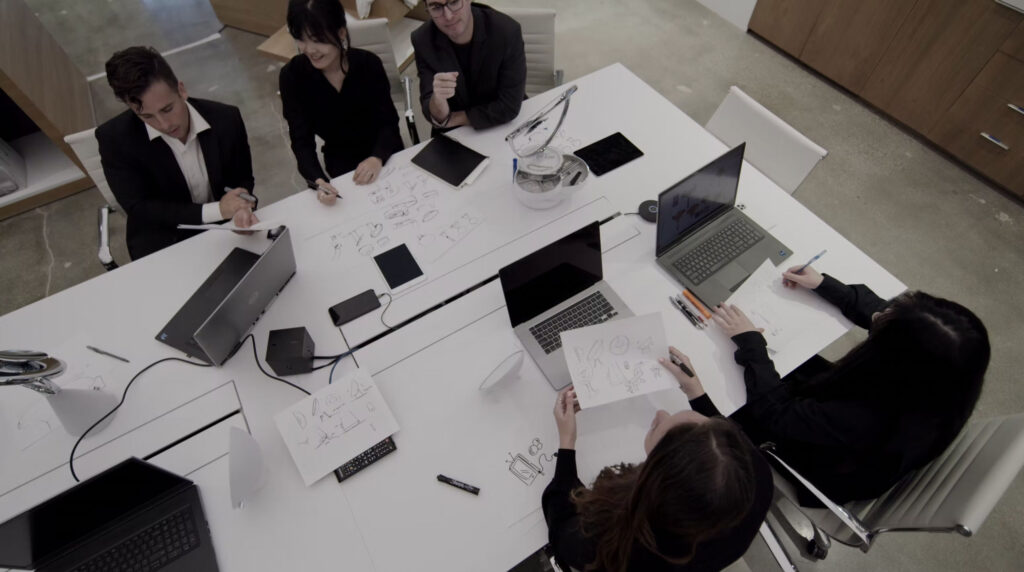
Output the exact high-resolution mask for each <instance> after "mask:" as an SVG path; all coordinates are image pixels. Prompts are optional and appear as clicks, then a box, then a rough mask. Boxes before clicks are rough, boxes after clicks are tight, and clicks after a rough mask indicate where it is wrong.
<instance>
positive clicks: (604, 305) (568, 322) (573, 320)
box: [530, 292, 619, 354]
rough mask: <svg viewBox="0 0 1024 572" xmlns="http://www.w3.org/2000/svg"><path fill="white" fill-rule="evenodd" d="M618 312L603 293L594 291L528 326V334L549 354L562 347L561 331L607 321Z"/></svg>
mask: <svg viewBox="0 0 1024 572" xmlns="http://www.w3.org/2000/svg"><path fill="white" fill-rule="evenodd" d="M618 314H619V313H618V312H616V311H615V308H613V307H612V305H611V304H610V303H608V300H606V299H605V297H604V294H601V292H594V293H593V294H591V295H590V296H587V297H586V298H584V299H582V300H580V301H579V302H576V303H575V304H573V305H572V306H569V307H568V308H566V309H564V310H562V311H561V312H559V313H557V314H555V315H554V316H551V317H550V318H548V319H547V320H544V321H543V322H541V323H539V324H536V325H534V326H533V327H532V328H530V334H532V335H533V339H535V340H537V343H538V344H540V347H541V349H543V350H544V353H545V354H549V353H551V352H553V351H555V350H557V349H558V348H560V347H562V337H561V336H560V335H559V334H561V333H562V332H564V331H566V330H574V329H576V328H582V327H584V326H593V325H594V324H600V323H602V322H607V321H608V320H610V319H612V318H613V317H615V316H617V315H618Z"/></svg>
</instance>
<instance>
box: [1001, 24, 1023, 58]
mask: <svg viewBox="0 0 1024 572" xmlns="http://www.w3.org/2000/svg"><path fill="white" fill-rule="evenodd" d="M999 49H1000V50H1001V51H1004V52H1006V53H1008V54H1010V55H1011V56H1013V57H1015V58H1017V59H1018V60H1021V61H1024V22H1021V23H1020V25H1019V26H1017V29H1016V30H1014V31H1013V33H1012V34H1010V37H1009V38H1006V41H1005V42H1003V47H1001V48H999Z"/></svg>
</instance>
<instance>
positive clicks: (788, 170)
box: [704, 86, 828, 194]
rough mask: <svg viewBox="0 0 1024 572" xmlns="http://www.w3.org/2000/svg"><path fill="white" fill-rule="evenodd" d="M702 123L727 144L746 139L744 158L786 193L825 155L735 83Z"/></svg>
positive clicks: (796, 185) (794, 188)
mask: <svg viewBox="0 0 1024 572" xmlns="http://www.w3.org/2000/svg"><path fill="white" fill-rule="evenodd" d="M704 127H705V128H707V130H708V131H710V132H711V134H712V135H714V136H715V137H717V138H718V139H719V140H720V141H722V142H723V143H725V144H726V145H728V146H729V147H735V146H737V145H739V144H740V143H743V142H744V141H746V142H747V149H746V152H745V155H746V156H745V159H746V160H747V161H750V163H751V164H752V165H754V166H755V167H757V169H758V170H759V171H761V172H762V173H764V174H765V175H767V176H768V178H769V179H771V180H773V181H775V183H776V184H777V185H779V186H780V187H782V188H783V189H785V190H786V192H788V193H789V194H793V191H795V190H796V188H797V187H799V186H800V183H802V182H803V180H804V179H805V178H806V177H807V175H808V174H809V173H810V172H811V169H813V168H814V166H815V165H817V164H818V161H820V160H821V159H822V158H823V157H824V156H825V155H828V151H826V150H825V149H824V148H822V147H821V146H819V145H818V144H817V143H815V142H814V141H811V140H810V139H808V138H807V137H805V136H804V135H803V134H802V133H800V132H799V131H797V130H796V129H794V128H793V127H792V126H791V125H789V124H788V123H786V122H785V121H783V120H781V119H779V118H778V117H776V116H775V114H773V113H772V112H771V111H768V110H767V109H765V107H764V106H763V105H761V104H760V103H758V102H756V101H754V100H753V98H751V97H750V96H749V95H747V94H745V93H743V91H742V90H740V88H738V87H736V86H732V87H730V88H729V93H728V94H726V96H725V99H723V100H722V103H721V105H719V106H718V109H717V110H715V114H714V115H712V116H711V119H709V120H708V123H707V125H705V126H704Z"/></svg>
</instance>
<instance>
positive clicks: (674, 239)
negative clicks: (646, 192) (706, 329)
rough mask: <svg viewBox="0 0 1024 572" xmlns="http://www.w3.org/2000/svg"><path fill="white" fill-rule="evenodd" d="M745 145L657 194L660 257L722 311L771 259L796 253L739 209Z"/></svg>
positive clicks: (692, 289) (657, 251)
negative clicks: (737, 197)
mask: <svg viewBox="0 0 1024 572" xmlns="http://www.w3.org/2000/svg"><path fill="white" fill-rule="evenodd" d="M745 147H746V143H741V144H740V145H739V146H737V147H736V148H735V149H732V150H731V151H729V152H727V153H726V154H724V155H722V156H721V157H719V158H717V159H715V160H714V161H712V162H710V163H708V164H707V165H705V166H704V167H702V168H701V169H699V170H698V171H697V172H695V173H693V174H691V175H689V176H687V177H686V178H685V179H683V180H682V181H679V182H678V183H676V184H674V185H672V186H671V187H669V188H668V189H666V190H665V191H662V193H661V194H660V195H658V227H657V233H656V234H657V239H656V240H657V246H656V249H655V255H656V256H657V260H658V264H659V265H660V266H661V267H662V268H664V269H665V270H666V271H668V273H669V274H671V275H672V277H673V278H675V279H676V280H678V281H679V283H680V284H682V285H683V286H685V287H686V288H687V289H688V290H690V292H692V293H694V294H696V295H697V297H698V298H700V299H701V301H703V302H704V303H705V304H706V305H708V306H709V307H710V306H717V305H718V304H721V303H722V302H724V301H726V300H727V299H728V298H729V296H730V295H731V294H732V293H733V292H735V291H736V289H737V288H739V287H740V285H741V284H743V282H744V281H746V279H747V278H749V277H750V275H751V274H753V273H754V271H756V270H757V269H758V267H760V266H761V264H762V263H763V262H764V261H765V259H771V261H772V263H773V264H775V265H776V266H777V265H779V264H780V263H782V261H783V260H785V259H787V258H789V256H790V254H792V251H791V250H790V249H789V247H787V246H786V245H784V244H782V243H781V242H779V240H777V239H776V238H775V237H773V236H772V235H771V234H770V233H769V232H768V231H766V230H764V229H763V228H761V226H760V225H758V224H757V223H756V222H754V221H753V220H751V219H750V218H749V217H748V216H747V215H745V214H743V212H742V211H740V210H739V209H737V208H736V190H737V188H738V187H739V182H740V169H741V168H742V167H743V150H744V148H745Z"/></svg>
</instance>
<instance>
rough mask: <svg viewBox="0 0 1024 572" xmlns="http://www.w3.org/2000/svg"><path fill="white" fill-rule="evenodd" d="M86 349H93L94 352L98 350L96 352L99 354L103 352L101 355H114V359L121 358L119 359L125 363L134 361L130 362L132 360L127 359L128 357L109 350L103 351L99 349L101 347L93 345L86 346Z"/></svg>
mask: <svg viewBox="0 0 1024 572" xmlns="http://www.w3.org/2000/svg"><path fill="white" fill-rule="evenodd" d="M85 349H87V350H92V351H94V352H96V353H98V354H101V355H105V356H107V357H112V358H114V359H119V360H121V361H123V362H124V363H132V362H130V361H128V360H126V359H124V358H123V357H121V356H119V355H117V354H112V353H110V352H107V351H103V350H101V349H99V348H97V347H93V346H85Z"/></svg>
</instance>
